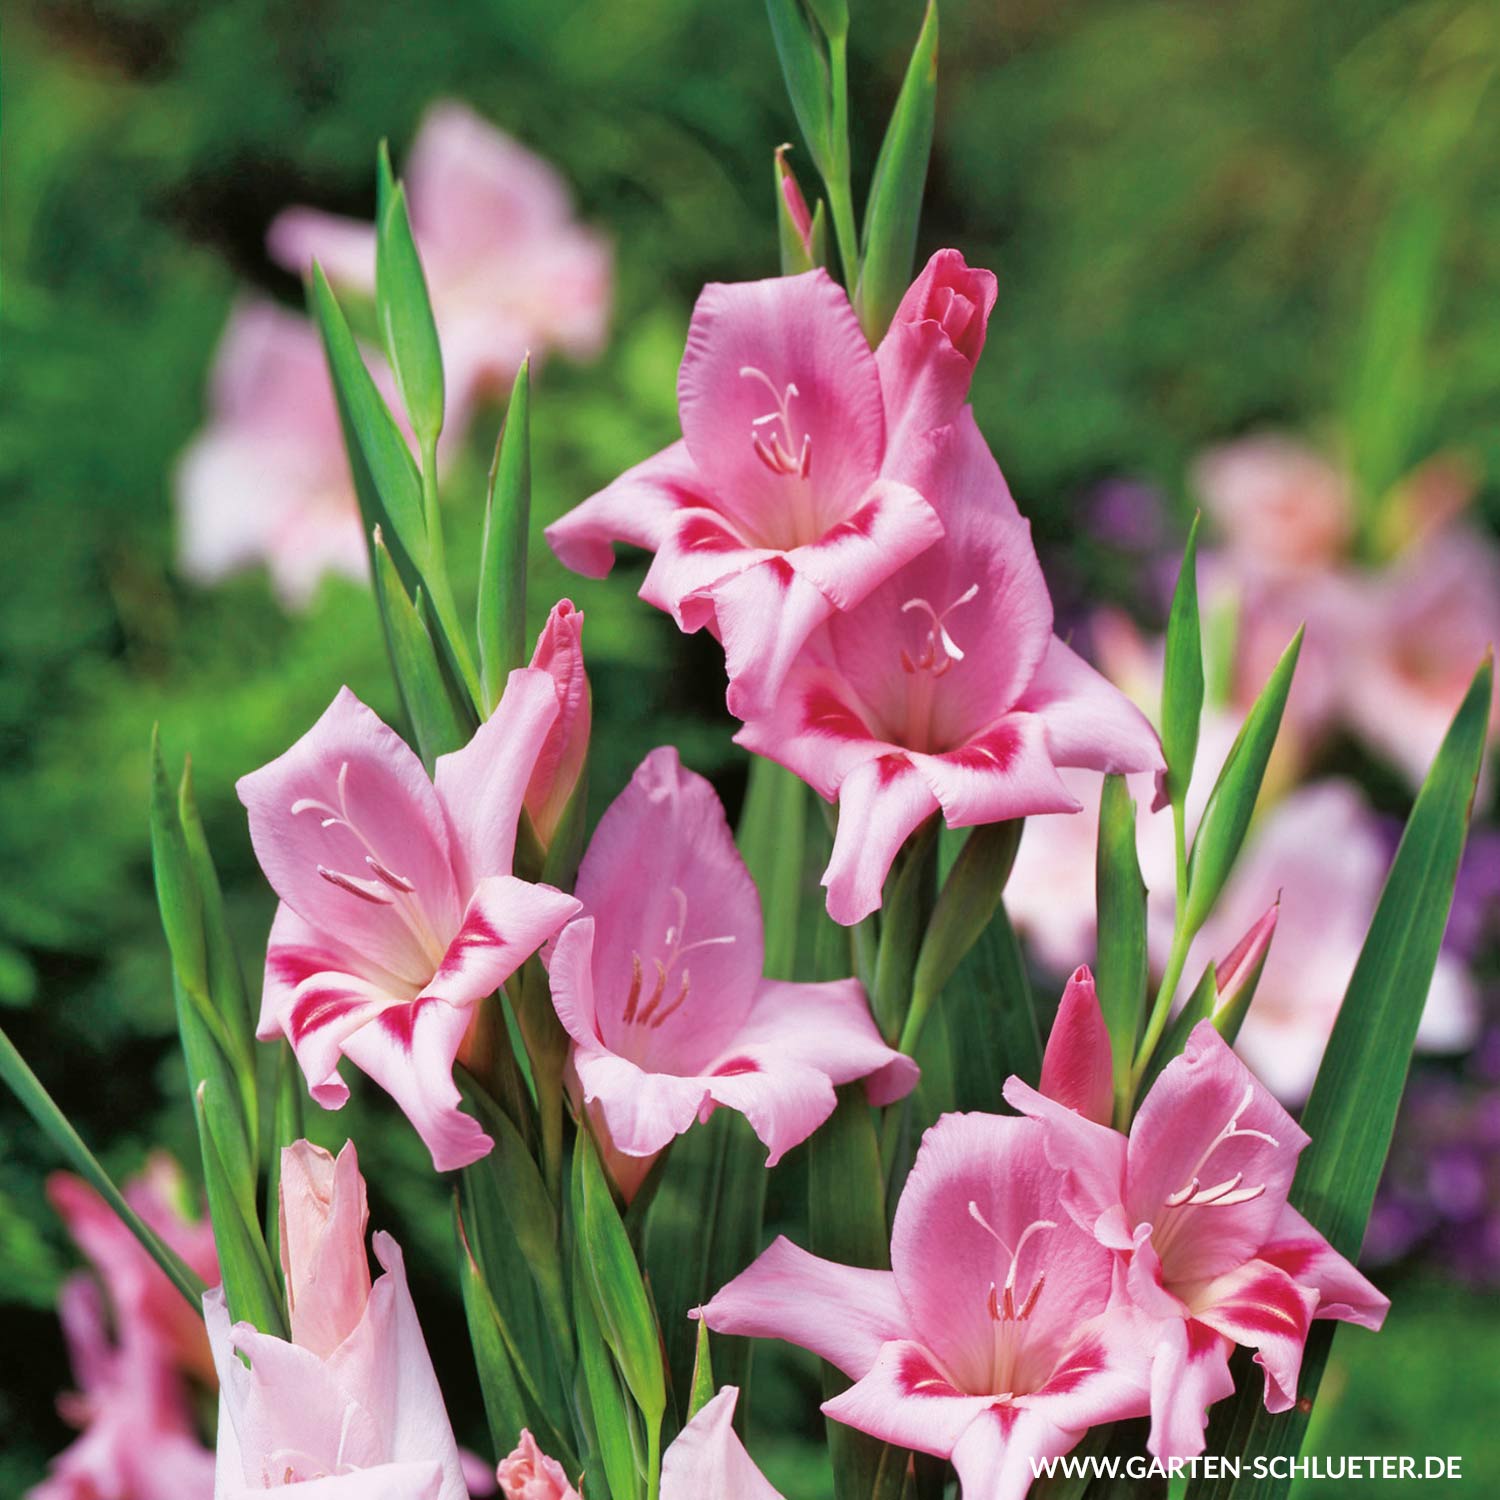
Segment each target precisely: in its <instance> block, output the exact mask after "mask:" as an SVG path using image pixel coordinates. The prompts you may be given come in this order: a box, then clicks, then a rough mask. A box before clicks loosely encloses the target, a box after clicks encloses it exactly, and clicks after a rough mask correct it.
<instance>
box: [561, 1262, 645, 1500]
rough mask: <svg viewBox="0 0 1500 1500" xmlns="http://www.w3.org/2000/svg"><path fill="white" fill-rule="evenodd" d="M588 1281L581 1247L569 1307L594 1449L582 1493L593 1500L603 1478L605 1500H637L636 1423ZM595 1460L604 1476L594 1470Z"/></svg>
mask: <svg viewBox="0 0 1500 1500" xmlns="http://www.w3.org/2000/svg"><path fill="white" fill-rule="evenodd" d="M590 1282H591V1278H590V1275H589V1272H588V1270H587V1268H586V1266H585V1264H584V1256H583V1252H582V1250H581V1248H580V1249H579V1250H578V1253H576V1254H575V1255H574V1257H573V1288H574V1296H573V1309H574V1319H575V1321H576V1325H577V1337H578V1375H579V1380H578V1388H577V1397H578V1404H579V1409H580V1414H581V1417H582V1420H583V1423H584V1427H585V1430H586V1432H587V1435H588V1439H589V1446H590V1447H591V1448H592V1450H593V1453H592V1454H591V1455H590V1461H589V1472H588V1474H587V1476H586V1479H585V1483H584V1485H583V1489H584V1491H585V1492H586V1493H587V1494H588V1495H589V1496H590V1497H591V1500H592V1497H594V1496H596V1495H597V1494H598V1492H599V1490H600V1488H601V1486H600V1483H599V1480H600V1479H601V1478H602V1480H603V1481H604V1487H605V1488H607V1493H608V1500H640V1497H641V1496H642V1494H643V1493H644V1488H645V1487H644V1485H643V1484H642V1482H641V1471H640V1468H639V1467H638V1465H637V1463H636V1456H635V1448H636V1444H635V1434H636V1419H635V1416H634V1414H633V1413H632V1411H631V1409H630V1406H629V1403H628V1402H627V1401H626V1399H625V1392H624V1390H623V1388H622V1386H621V1382H620V1376H619V1372H618V1371H617V1370H616V1368H615V1364H614V1361H613V1360H612V1359H611V1358H610V1353H609V1350H608V1348H607V1347H606V1345H605V1339H604V1333H603V1330H602V1329H601V1328H600V1326H599V1317H598V1313H597V1311H596V1310H595V1306H594V1298H593V1294H592V1291H591V1289H590ZM596 1456H597V1459H598V1467H599V1469H601V1470H602V1474H599V1473H597V1472H596V1471H595V1468H594V1458H595V1457H596Z"/></svg>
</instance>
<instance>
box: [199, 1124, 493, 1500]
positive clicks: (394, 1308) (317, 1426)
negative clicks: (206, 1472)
mask: <svg viewBox="0 0 1500 1500" xmlns="http://www.w3.org/2000/svg"><path fill="white" fill-rule="evenodd" d="M282 1164H283V1165H282V1170H283V1173H284V1174H285V1180H286V1181H287V1182H288V1183H289V1184H290V1186H289V1189H288V1190H287V1191H285V1192H283V1194H282V1199H281V1218H282V1224H283V1226H285V1230H286V1232H288V1233H289V1234H290V1235H291V1237H292V1240H293V1242H294V1246H295V1248H294V1249H293V1251H292V1253H291V1256H290V1259H289V1261H288V1262H287V1267H288V1277H289V1280H288V1304H289V1307H290V1309H291V1312H292V1329H293V1337H292V1342H290V1343H288V1342H287V1341H286V1340H284V1339H279V1338H274V1337H272V1336H271V1335H269V1334H265V1333H260V1332H258V1331H257V1330H256V1329H255V1328H254V1327H253V1326H252V1325H251V1324H249V1323H236V1324H235V1325H234V1326H233V1327H231V1326H230V1323H229V1312H228V1309H227V1307H226V1305H225V1302H224V1293H223V1289H222V1288H219V1287H216V1288H214V1290H213V1291H211V1292H208V1293H206V1294H205V1295H204V1298H203V1311H204V1316H205V1317H206V1318H207V1320H208V1335H209V1340H210V1342H211V1343H212V1345H213V1350H214V1359H215V1362H216V1363H217V1365H218V1370H219V1448H218V1463H217V1469H216V1473H215V1489H214V1496H215V1500H244V1497H246V1496H249V1495H257V1494H260V1493H261V1492H262V1491H265V1490H271V1489H281V1488H283V1487H290V1486H293V1485H295V1486H297V1487H299V1488H301V1489H302V1491H303V1493H304V1495H305V1496H306V1497H307V1500H325V1497H326V1500H344V1497H348V1500H469V1491H468V1488H467V1486H466V1485H465V1484H464V1480H463V1471H462V1468H461V1465H460V1462H459V1456H458V1447H457V1444H455V1442H454V1441H453V1430H452V1428H451V1427H450V1426H449V1423H448V1414H447V1412H446V1410H445V1409H444V1407H443V1397H442V1392H441V1391H440V1390H439V1389H438V1383H437V1377H436V1375H434V1374H433V1370H432V1361H431V1359H430V1358H429V1357H428V1354H427V1345H426V1343H425V1342H424V1341H423V1338H422V1330H421V1328H420V1327H419V1326H418V1324H417V1314H416V1309H415V1308H414V1307H413V1306H412V1301H411V1293H410V1292H409V1291H408V1290H407V1286H406V1272H405V1269H404V1266H403V1263H402V1259H401V1251H400V1249H399V1248H398V1247H397V1245H396V1242H395V1241H394V1240H393V1239H392V1238H391V1237H390V1236H389V1235H387V1234H377V1235H376V1236H375V1258H376V1259H377V1260H378V1261H379V1262H380V1264H381V1266H382V1267H383V1268H384V1274H383V1275H382V1276H380V1277H378V1278H377V1279H376V1281H375V1283H374V1285H373V1286H372V1285H371V1283H370V1273H369V1267H368V1264H367V1263H366V1262H365V1258H364V1257H365V1248H364V1228H365V1190H364V1181H363V1179H362V1178H361V1177H360V1175H359V1165H358V1162H357V1160H356V1158H355V1153H354V1147H353V1145H352V1144H347V1145H345V1147H344V1149H343V1150H342V1151H341V1152H340V1153H339V1156H338V1160H337V1161H336V1162H335V1160H334V1158H333V1157H331V1156H330V1155H329V1154H328V1153H327V1152H326V1151H323V1150H321V1149H320V1148H319V1147H317V1146H312V1145H309V1144H308V1143H307V1142H306V1141H298V1142H297V1144H296V1145H294V1146H288V1147H287V1148H286V1149H285V1150H284V1151H283V1152H282ZM303 1337H311V1339H312V1342H311V1343H310V1344H309V1343H304V1342H303ZM240 1355H244V1356H245V1357H246V1358H247V1359H248V1360H249V1365H248V1366H247V1365H246V1364H245V1363H244V1361H243V1360H242V1359H241V1358H240V1357H239V1356H240Z"/></svg>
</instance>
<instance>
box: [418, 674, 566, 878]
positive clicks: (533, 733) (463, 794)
mask: <svg viewBox="0 0 1500 1500" xmlns="http://www.w3.org/2000/svg"><path fill="white" fill-rule="evenodd" d="M557 717H558V700H557V688H556V685H555V684H554V683H553V681H552V676H551V674H550V673H548V672H545V671H543V670H542V669H541V668H539V667H518V668H517V669H516V670H515V671H513V672H512V673H511V674H510V676H509V677H508V678H507V679H506V682H505V691H504V692H503V693H502V694H501V695H500V702H499V703H498V704H496V706H495V711H494V713H492V714H491V715H490V716H489V718H488V719H486V720H485V722H484V723H483V724H481V725H480V726H479V728H478V729H477V730H476V731H475V733H474V737H473V739H471V740H470V741H469V743H468V744H467V745H465V746H464V747H463V749H462V750H455V751H453V752H452V753H451V754H449V755H440V756H438V759H437V765H436V766H435V767H434V770H433V782H434V784H435V785H436V787H437V795H438V799H439V801H441V803H442V805H443V811H444V812H445V813H446V815H447V819H448V827H449V830H450V842H451V844H452V847H453V851H454V866H455V869H456V870H457V874H458V880H459V885H460V889H461V890H462V892H463V894H464V895H465V896H467V895H468V894H469V893H470V892H472V891H473V889H474V887H475V885H476V884H477V883H478V882H479V881H480V880H483V879H484V878H485V877H486V876H488V875H509V874H510V872H511V861H512V859H513V858H514V856H515V848H516V824H517V822H518V821H519V820H520V816H521V807H522V804H523V803H524V802H525V799H526V788H527V785H528V783H529V782H530V780H531V773H532V771H533V770H534V769H535V767H536V763H537V757H538V756H539V755H540V754H541V753H542V747H543V745H545V744H546V742H547V735H548V733H549V732H550V731H551V729H552V726H553V724H554V723H555V722H556V721H557Z"/></svg>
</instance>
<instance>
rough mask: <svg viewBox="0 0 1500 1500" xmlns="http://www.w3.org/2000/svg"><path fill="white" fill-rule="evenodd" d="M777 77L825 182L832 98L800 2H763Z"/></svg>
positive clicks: (818, 49) (824, 60)
mask: <svg viewBox="0 0 1500 1500" xmlns="http://www.w3.org/2000/svg"><path fill="white" fill-rule="evenodd" d="M766 14H767V15H768V16H769V17H770V20H771V36H772V38H773V39H774V41H775V43H776V56H777V57H778V58H779V59H780V61H781V76H782V77H783V78H784V79H785V80H786V91H787V94H788V96H789V97H790V99H791V101H792V112H793V113H794V114H795V115H796V116H797V125H798V128H799V129H800V130H801V131H802V138H803V139H804V140H805V141H806V142H807V149H808V151H809V153H810V154H811V156H812V159H813V163H814V165H815V166H816V167H817V168H818V170H819V171H820V172H821V173H822V174H823V176H824V177H825V178H826V177H827V176H828V175H829V173H830V172H831V171H832V169H833V167H834V165H835V164H834V161H833V144H832V143H833V98H832V94H831V92H830V88H829V80H828V59H827V57H826V56H825V55H824V51H823V47H822V44H821V43H820V42H819V41H818V38H817V36H816V35H815V34H814V32H813V29H812V27H811V25H809V24H808V19H807V15H806V13H805V12H804V11H803V9H802V6H801V3H800V0H766Z"/></svg>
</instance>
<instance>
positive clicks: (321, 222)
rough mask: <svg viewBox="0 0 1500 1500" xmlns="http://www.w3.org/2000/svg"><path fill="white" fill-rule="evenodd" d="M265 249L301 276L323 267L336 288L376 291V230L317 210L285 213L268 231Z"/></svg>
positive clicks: (275, 219)
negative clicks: (315, 267) (315, 265)
mask: <svg viewBox="0 0 1500 1500" xmlns="http://www.w3.org/2000/svg"><path fill="white" fill-rule="evenodd" d="M266 249H267V250H269V251H270V253H271V259H272V260H274V261H275V262H276V263H277V264H278V265H280V266H284V267H285V268H286V269H287V270H288V271H293V272H295V273H296V274H297V275H298V276H306V275H308V274H310V273H311V271H312V268H313V262H314V261H316V262H317V263H318V264H319V265H320V266H322V268H323V271H324V273H325V274H326V275H327V277H328V279H329V281H330V282H332V283H333V285H334V286H344V287H350V288H367V289H369V290H370V291H374V290H375V230H374V227H373V226H372V225H369V224H364V223H361V222H360V221H359V220H358V219H346V218H343V217H341V216H340V215H338V214H329V213H324V212H323V211H322V210H321V209H316V208H287V209H283V210H282V211H281V212H280V213H279V214H277V215H276V217H275V218H274V219H272V220H271V227H270V229H268V230H267V231H266Z"/></svg>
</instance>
